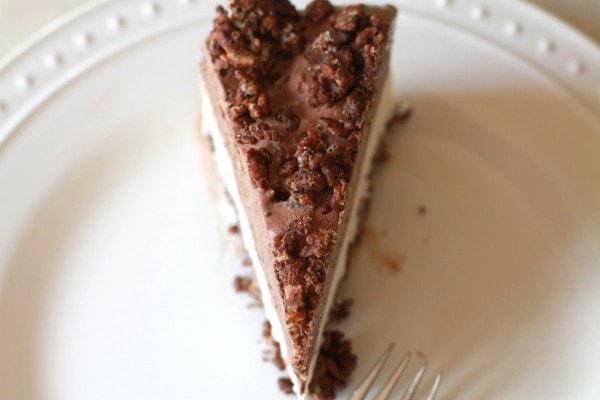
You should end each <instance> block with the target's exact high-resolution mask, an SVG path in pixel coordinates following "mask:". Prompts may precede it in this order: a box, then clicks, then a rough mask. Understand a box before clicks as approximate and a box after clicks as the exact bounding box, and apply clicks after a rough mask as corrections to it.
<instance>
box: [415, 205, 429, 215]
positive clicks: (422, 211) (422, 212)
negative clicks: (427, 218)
mask: <svg viewBox="0 0 600 400" xmlns="http://www.w3.org/2000/svg"><path fill="white" fill-rule="evenodd" d="M417 212H418V213H419V215H425V214H427V208H426V207H425V206H419V208H417Z"/></svg>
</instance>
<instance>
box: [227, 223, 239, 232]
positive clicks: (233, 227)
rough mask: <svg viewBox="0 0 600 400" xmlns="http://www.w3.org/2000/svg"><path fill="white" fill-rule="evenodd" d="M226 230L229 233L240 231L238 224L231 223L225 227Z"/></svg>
mask: <svg viewBox="0 0 600 400" xmlns="http://www.w3.org/2000/svg"><path fill="white" fill-rule="evenodd" d="M227 232H229V233H231V234H237V233H240V227H239V225H231V226H230V227H229V228H227Z"/></svg>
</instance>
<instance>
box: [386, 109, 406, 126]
mask: <svg viewBox="0 0 600 400" xmlns="http://www.w3.org/2000/svg"><path fill="white" fill-rule="evenodd" d="M411 115H412V111H411V110H410V109H407V110H404V111H402V112H397V113H395V114H394V116H393V117H392V118H391V119H390V120H389V121H388V123H387V130H390V129H391V128H392V127H393V126H394V125H400V124H402V123H403V122H404V121H406V120H407V119H408V118H410V116H411Z"/></svg>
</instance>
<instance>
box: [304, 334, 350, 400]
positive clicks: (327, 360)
mask: <svg viewBox="0 0 600 400" xmlns="http://www.w3.org/2000/svg"><path fill="white" fill-rule="evenodd" d="M355 368H356V355H354V354H353V353H352V344H351V343H350V340H348V339H345V338H344V334H343V333H342V332H340V331H325V333H324V334H323V344H322V346H321V351H320V352H319V358H318V359H317V367H316V368H315V373H314V375H313V380H312V383H311V387H310V390H311V392H312V393H314V394H316V395H317V396H318V398H319V399H323V400H330V399H335V391H336V389H341V388H343V387H346V386H347V385H348V379H349V378H350V375H351V374H352V371H354V369H355Z"/></svg>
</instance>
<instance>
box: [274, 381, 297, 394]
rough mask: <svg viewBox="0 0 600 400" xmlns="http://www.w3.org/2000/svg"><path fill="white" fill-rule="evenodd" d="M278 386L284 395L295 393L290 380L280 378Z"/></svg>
mask: <svg viewBox="0 0 600 400" xmlns="http://www.w3.org/2000/svg"><path fill="white" fill-rule="evenodd" d="M277 384H278V385H279V390H281V391H282V392H283V393H285V394H292V393H294V384H293V383H292V380H291V379H290V378H279V379H278V380H277Z"/></svg>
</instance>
